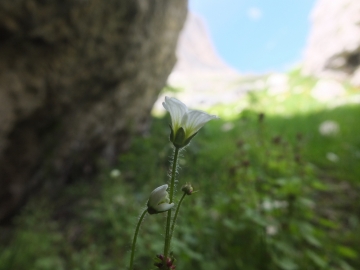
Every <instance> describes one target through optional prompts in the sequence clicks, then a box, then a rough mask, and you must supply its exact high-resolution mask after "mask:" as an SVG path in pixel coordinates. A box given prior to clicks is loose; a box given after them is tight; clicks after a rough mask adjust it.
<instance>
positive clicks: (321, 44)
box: [304, 0, 360, 85]
mask: <svg viewBox="0 0 360 270" xmlns="http://www.w3.org/2000/svg"><path fill="white" fill-rule="evenodd" d="M311 21H312V28H311V33H310V37H309V40H308V45H307V48H306V52H305V61H304V71H305V72H306V73H308V74H313V75H317V76H325V77H334V78H337V79H342V80H343V79H348V80H350V81H351V82H352V83H353V84H355V85H360V1H358V0H331V1H329V0H319V1H318V2H317V3H316V6H315V8H314V10H313V12H312V14H311Z"/></svg>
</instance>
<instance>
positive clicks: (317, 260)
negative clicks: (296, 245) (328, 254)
mask: <svg viewBox="0 0 360 270" xmlns="http://www.w3.org/2000/svg"><path fill="white" fill-rule="evenodd" d="M306 255H307V256H308V257H309V259H310V260H312V261H313V262H314V263H315V264H316V265H317V266H319V267H320V268H323V269H325V267H326V266H327V262H326V261H325V260H324V259H323V258H321V257H320V256H319V255H317V254H316V253H315V252H313V251H311V250H307V251H306Z"/></svg>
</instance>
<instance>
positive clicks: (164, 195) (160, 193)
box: [147, 185, 174, 215]
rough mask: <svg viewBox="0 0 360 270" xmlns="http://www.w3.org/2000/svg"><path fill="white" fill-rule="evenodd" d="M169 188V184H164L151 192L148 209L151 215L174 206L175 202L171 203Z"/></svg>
mask: <svg viewBox="0 0 360 270" xmlns="http://www.w3.org/2000/svg"><path fill="white" fill-rule="evenodd" d="M167 188H168V185H162V186H160V187H158V188H156V189H154V190H153V191H152V192H151V194H150V198H149V201H148V203H147V207H148V209H147V211H148V213H149V214H150V215H153V214H158V213H162V212H166V211H168V210H169V209H171V208H172V207H173V206H174V203H169V202H170V200H169V194H168V192H167V191H166V190H167Z"/></svg>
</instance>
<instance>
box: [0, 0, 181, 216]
mask: <svg viewBox="0 0 360 270" xmlns="http://www.w3.org/2000/svg"><path fill="white" fill-rule="evenodd" d="M186 14H187V1H186V0H171V1H168V0H157V1H143V0H134V1H119V0H107V1H100V0H87V1H85V0H52V1H43V0H16V1H1V2H0V123H1V126H0V220H2V219H4V218H6V217H8V216H9V215H11V214H12V213H13V212H14V210H15V209H17V208H18V207H19V206H20V205H21V204H22V203H23V202H24V201H25V200H26V198H27V197H28V196H29V194H30V193H31V191H32V190H34V188H37V187H38V186H39V185H42V186H43V185H44V183H45V186H46V187H47V188H48V189H49V191H50V192H56V191H57V190H58V188H59V187H61V186H62V185H63V184H64V183H66V182H68V181H71V180H73V179H75V178H77V177H79V176H81V175H84V174H89V173H91V172H93V171H94V169H95V166H94V165H95V164H94V163H95V161H96V160H98V159H99V157H100V158H103V159H105V160H108V161H111V160H113V159H115V158H116V155H117V153H118V152H119V151H121V150H122V149H124V148H125V147H126V145H127V143H128V141H129V137H130V135H131V134H133V133H134V132H137V131H141V130H142V129H144V128H146V123H147V120H148V117H149V112H150V110H151V107H152V105H153V103H154V102H155V100H156V98H157V94H158V92H159V91H160V90H161V89H162V88H163V86H164V85H165V83H166V80H167V77H168V75H169V73H170V72H171V70H172V68H173V66H174V64H175V61H176V58H175V47H176V42H177V37H178V34H179V31H180V30H181V28H182V26H183V23H184V21H185V18H186Z"/></svg>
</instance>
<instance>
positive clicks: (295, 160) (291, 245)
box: [0, 71, 360, 270]
mask: <svg viewBox="0 0 360 270" xmlns="http://www.w3.org/2000/svg"><path fill="white" fill-rule="evenodd" d="M315 83H316V80H314V79H313V78H307V77H302V76H301V75H300V74H299V72H298V71H292V72H291V73H289V85H290V89H289V91H287V92H284V93H281V94H279V95H271V94H269V92H268V91H267V89H264V90H263V91H258V92H255V93H252V94H251V95H249V96H248V97H247V98H244V99H243V100H242V101H241V102H240V103H236V104H235V103H234V104H230V105H229V106H217V107H214V108H211V109H210V111H211V112H212V113H217V114H219V115H220V116H221V117H222V118H221V119H220V120H217V121H212V122H210V123H209V124H207V125H206V126H205V127H204V128H203V129H202V130H201V131H200V132H199V134H198V135H197V136H196V137H195V138H194V140H193V141H192V143H191V144H190V146H189V147H187V148H186V149H185V150H184V151H183V152H182V153H181V158H180V166H181V169H180V170H179V177H178V179H179V185H178V189H179V187H181V185H183V184H185V183H186V182H191V183H192V184H193V186H194V188H195V190H198V191H199V192H197V193H195V194H194V195H192V196H187V197H186V198H185V201H184V203H183V207H182V209H181V212H180V215H179V218H178V225H177V226H176V232H175V236H174V239H173V246H172V249H173V251H174V253H175V255H176V258H177V261H178V267H177V269H204V270H205V269H206V270H212V269H214V270H215V269H244V270H252V269H254V270H255V269H270V270H273V269H274V270H275V269H284V270H291V269H306V270H308V269H309V270H311V269H327V270H335V269H344V270H347V269H359V267H360V263H359V257H358V256H359V254H360V247H359V245H358V243H359V241H360V229H359V227H360V226H359V222H360V220H359V215H360V200H359V186H360V185H359V184H360V180H359V177H360V166H358V165H359V161H360V137H359V134H360V125H358V124H357V123H358V119H359V117H360V107H359V106H358V105H351V104H349V105H344V106H340V107H334V106H332V105H331V104H324V103H321V102H319V101H316V100H315V99H313V98H312V97H311V88H312V87H313V86H314V85H315ZM296 87H298V88H296ZM299 87H302V90H301V91H300V90H299ZM294 89H297V90H296V91H294ZM346 89H347V93H348V96H349V97H351V96H352V95H356V94H357V90H356V89H354V88H351V87H349V86H346ZM300 92H301V94H299V93H300ZM279 108H281V109H279ZM240 111H241V112H240ZM260 113H263V114H264V117H263V118H262V119H261V120H259V114H260ZM328 120H331V121H334V122H336V123H337V124H338V126H339V131H338V133H336V134H332V135H329V136H324V135H321V134H320V132H319V125H321V123H323V122H324V121H328ZM169 122H170V120H169V118H168V116H166V117H165V118H154V119H153V121H152V127H151V130H150V131H149V135H148V136H146V137H136V138H134V140H133V143H132V147H131V149H130V150H129V151H128V152H127V153H124V154H123V155H121V156H120V157H119V160H118V164H117V166H115V167H114V168H106V167H104V168H103V170H102V172H101V173H100V174H99V175H98V177H97V178H96V179H94V180H92V182H86V181H81V180H79V181H78V182H77V183H76V184H73V185H72V186H69V187H68V188H67V189H66V190H64V191H63V194H62V196H61V197H60V199H58V200H56V201H51V202H50V201H49V199H48V198H46V195H43V196H38V198H36V199H33V200H32V202H31V203H30V204H29V205H28V206H27V207H26V208H25V209H24V210H23V211H22V213H21V215H19V216H18V217H17V218H16V220H15V224H16V228H15V229H13V230H12V236H11V237H9V238H8V239H7V240H6V241H5V240H4V241H3V243H1V247H0V269H4V270H5V269H18V270H22V269H35V270H37V269H39V270H40V269H52V270H57V269H104V270H105V269H109V270H110V269H126V266H127V264H128V259H129V251H130V244H131V237H132V233H133V231H134V228H135V225H136V222H137V218H138V215H139V214H140V213H141V210H142V209H143V208H144V207H145V204H146V202H147V198H148V195H149V194H150V192H151V191H152V190H153V189H154V188H155V187H157V186H160V185H162V184H164V183H166V182H167V181H168V177H167V173H168V169H169V160H170V157H171V154H172V150H171V145H170V143H169V142H168V136H169V128H168V123H169ZM329 153H333V154H335V155H336V156H337V159H336V160H332V161H331V160H329V159H328V157H327V156H328V155H329ZM114 169H117V170H120V172H121V174H120V175H118V176H116V175H115V174H114V173H111V172H112V171H113V170H114ZM180 195H181V194H180V193H178V197H179V196H180ZM164 224H165V214H159V215H154V216H148V217H146V218H145V222H144V224H143V226H142V228H141V230H140V234H139V239H138V245H137V253H136V256H135V261H136V264H135V267H136V268H135V269H150V268H151V266H152V263H151V262H152V260H153V258H154V257H155V255H156V254H159V253H161V252H162V249H163V235H164Z"/></svg>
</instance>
